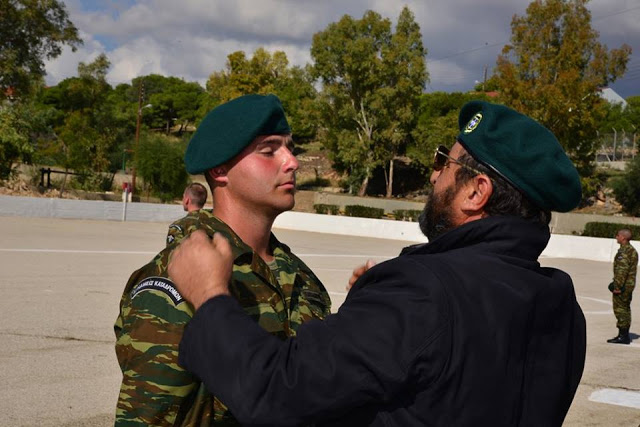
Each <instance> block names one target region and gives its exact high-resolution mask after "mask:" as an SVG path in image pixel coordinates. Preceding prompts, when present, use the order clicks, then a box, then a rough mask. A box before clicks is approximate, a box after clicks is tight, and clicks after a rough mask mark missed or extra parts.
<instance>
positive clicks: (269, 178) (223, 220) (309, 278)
mask: <svg viewBox="0 0 640 427" xmlns="http://www.w3.org/2000/svg"><path fill="white" fill-rule="evenodd" d="M291 150H292V139H291V130H290V128H289V124H288V123H287V120H286V118H285V115H284V111H283V109H282V105H281V104H280V101H279V99H278V98H277V97H276V96H274V95H268V96H260V95H247V96H242V97H240V98H236V99H234V100H232V101H230V102H228V103H226V104H223V105H220V106H218V107H217V108H215V109H214V110H212V111H211V112H210V113H209V114H208V115H207V116H206V117H205V118H204V120H203V121H202V123H201V124H200V126H199V127H198V129H197V131H196V133H195V134H194V136H193V138H192V139H191V141H190V143H189V147H188V148H187V152H186V154H185V164H186V167H187V171H188V172H189V173H191V174H200V173H204V175H205V178H206V180H207V183H208V184H209V186H210V188H211V192H212V195H213V205H214V209H213V211H208V210H204V209H201V210H199V211H197V221H195V222H194V223H192V224H191V225H189V226H188V227H187V229H185V230H184V235H185V236H186V235H189V234H190V233H192V232H193V231H195V230H202V231H203V232H204V233H206V234H207V235H208V236H209V237H212V236H214V234H215V236H216V240H218V236H220V235H221V236H224V237H225V238H226V239H227V240H228V241H229V242H230V244H231V247H232V249H231V250H232V252H233V272H232V278H231V283H230V293H231V295H233V296H234V297H235V298H236V299H237V301H238V302H239V304H240V306H241V307H243V309H244V311H245V313H246V314H247V315H248V316H250V317H251V318H252V319H253V321H255V322H256V323H257V324H258V325H260V326H261V327H262V328H263V329H264V330H266V331H267V332H269V333H270V334H272V335H274V336H277V337H278V338H281V339H285V338H287V337H291V336H294V335H295V334H296V331H297V329H298V327H299V326H300V324H302V323H303V322H306V321H308V320H310V319H314V318H317V319H322V318H324V317H325V316H327V315H328V314H329V313H330V306H331V301H330V299H329V295H328V294H327V292H326V290H325V288H324V286H323V285H322V283H321V282H320V280H319V279H318V278H317V277H316V276H315V275H314V274H313V272H312V271H311V270H310V269H309V268H308V267H307V266H306V265H305V264H304V263H303V262H302V261H301V260H300V259H298V258H297V257H296V256H295V255H293V254H292V253H291V251H290V249H289V248H288V247H287V246H286V245H284V244H282V243H280V242H279V241H278V240H277V239H276V237H275V236H274V235H273V234H272V233H271V226H272V224H273V221H274V220H275V218H276V217H277V216H278V215H279V214H280V213H282V212H284V211H287V210H290V209H291V208H293V205H294V202H295V201H294V192H295V172H296V170H297V169H298V163H297V160H296V158H295V157H294V156H293V154H292V151H291ZM176 247H177V240H176V242H174V244H171V245H169V246H167V247H166V248H165V249H164V250H163V251H161V252H160V253H159V254H158V255H157V256H156V257H155V258H154V259H153V260H152V261H151V262H149V263H148V264H147V265H145V266H144V267H142V268H141V269H139V270H137V271H136V272H134V273H133V274H132V275H131V277H130V279H129V281H128V283H127V285H126V287H125V290H124V293H123V295H122V299H121V302H120V313H119V315H118V318H117V320H116V323H115V326H114V328H115V333H116V338H117V341H116V355H117V357H118V362H119V364H120V367H121V369H122V374H123V378H122V385H121V388H120V395H119V398H118V404H117V409H116V422H115V424H116V425H172V426H176V425H182V426H207V425H219V424H224V425H237V422H236V421H235V420H234V418H233V415H232V414H231V413H230V412H229V411H228V410H227V408H226V407H225V405H224V404H223V403H222V402H220V401H219V400H218V399H217V398H215V397H214V396H212V395H211V394H210V393H209V392H208V391H207V390H206V388H205V386H204V384H202V383H201V382H200V380H199V379H198V378H197V377H195V376H194V375H192V374H190V373H189V372H186V371H185V370H184V369H182V367H180V366H179V364H178V344H179V342H180V338H181V337H182V333H183V330H184V327H185V325H186V324H187V322H189V320H190V319H191V317H192V316H193V314H194V308H193V306H192V305H191V304H190V303H188V302H187V301H185V300H184V299H183V298H182V296H181V295H180V294H179V293H178V292H177V291H176V289H175V287H174V285H173V283H172V282H171V280H170V279H169V278H168V274H167V264H168V260H169V257H170V255H171V253H172V252H173V250H174V249H175V248H176ZM212 273H213V272H212ZM247 350H249V349H247Z"/></svg>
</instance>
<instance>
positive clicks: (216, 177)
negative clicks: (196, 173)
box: [207, 165, 228, 184]
mask: <svg viewBox="0 0 640 427" xmlns="http://www.w3.org/2000/svg"><path fill="white" fill-rule="evenodd" d="M207 173H208V174H209V176H210V177H211V178H212V179H213V181H214V182H215V183H217V184H226V183H227V181H228V177H227V168H226V167H225V166H224V165H220V166H216V167H215V168H211V169H209V170H208V171H207Z"/></svg>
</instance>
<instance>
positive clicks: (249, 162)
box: [185, 95, 298, 218]
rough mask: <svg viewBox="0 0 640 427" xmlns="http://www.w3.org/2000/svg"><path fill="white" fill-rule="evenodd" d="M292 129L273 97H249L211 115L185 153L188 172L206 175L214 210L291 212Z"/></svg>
mask: <svg viewBox="0 0 640 427" xmlns="http://www.w3.org/2000/svg"><path fill="white" fill-rule="evenodd" d="M292 144H293V142H292V138H291V129H290V127H289V124H288V122H287V119H286V117H285V113H284V110H283V108H282V104H281V103H280V100H279V99H278V98H277V97H276V96H275V95H266V96H264V95H245V96H241V97H239V98H236V99H234V100H232V101H229V102H227V103H225V104H222V105H220V106H218V107H216V108H215V109H213V110H212V111H211V112H209V113H208V114H207V116H206V117H205V118H204V120H203V121H202V123H201V124H200V126H199V127H198V130H197V131H196V133H195V134H194V136H193V138H192V139H191V141H190V142H189V146H188V148H187V152H186V154H185V164H186V166H187V171H188V172H189V173H191V174H199V173H204V175H205V178H206V180H207V183H208V184H209V186H210V187H211V192H212V194H213V198H214V210H215V211H216V213H219V212H220V210H221V209H228V208H230V207H233V208H234V209H236V208H244V209H245V210H251V211H252V212H262V213H265V214H267V215H269V216H273V217H274V218H275V216H277V215H278V214H279V213H281V212H284V211H286V210H290V209H292V208H293V205H294V203H295V199H294V193H295V172H296V170H297V169H298V162H297V160H296V158H295V157H294V156H293V154H292V150H293V147H292Z"/></svg>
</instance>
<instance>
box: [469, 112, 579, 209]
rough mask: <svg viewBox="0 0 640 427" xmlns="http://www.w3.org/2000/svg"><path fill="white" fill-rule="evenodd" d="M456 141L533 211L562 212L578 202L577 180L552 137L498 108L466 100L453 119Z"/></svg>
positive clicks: (532, 122) (535, 124) (530, 121)
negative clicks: (531, 205)
mask: <svg viewBox="0 0 640 427" xmlns="http://www.w3.org/2000/svg"><path fill="white" fill-rule="evenodd" d="M458 125H459V127H460V134H459V135H458V141H460V143H461V144H462V145H463V146H464V147H465V149H466V150H467V151H468V152H469V154H471V156H472V157H473V158H474V159H476V160H477V161H479V162H480V163H482V164H484V165H485V166H487V167H489V168H490V169H493V170H494V171H495V172H497V173H498V174H499V175H501V176H502V177H504V178H505V179H506V180H507V181H509V182H510V183H511V184H512V185H513V186H515V187H516V188H517V189H519V190H520V191H521V192H522V193H524V194H525V195H526V196H527V197H528V198H529V199H530V200H531V201H532V202H533V203H535V204H536V205H537V206H538V207H540V208H542V209H545V210H550V211H556V212H568V211H570V210H572V209H573V208H575V207H576V206H578V203H580V199H581V198H582V188H581V185H580V177H579V175H578V171H577V170H576V168H575V166H574V165H573V163H572V162H571V160H569V157H567V155H566V153H565V152H564V150H563V149H562V147H561V146H560V143H559V142H558V140H557V139H556V137H555V136H554V135H553V134H552V133H551V132H550V131H549V130H548V129H547V128H545V127H544V126H542V125H541V124H540V123H538V122H536V121H535V120H533V119H531V118H529V117H527V116H525V115H523V114H520V113H518V112H517V111H515V110H512V109H511V108H508V107H505V106H504V105H497V104H491V103H488V102H484V101H471V102H469V103H467V104H466V105H464V106H463V107H462V110H460V116H459V117H458Z"/></svg>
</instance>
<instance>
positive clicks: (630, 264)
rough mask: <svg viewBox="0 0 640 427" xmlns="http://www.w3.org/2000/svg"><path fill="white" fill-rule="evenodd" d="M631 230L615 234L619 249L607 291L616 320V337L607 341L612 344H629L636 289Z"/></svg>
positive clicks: (635, 252) (635, 253)
mask: <svg viewBox="0 0 640 427" xmlns="http://www.w3.org/2000/svg"><path fill="white" fill-rule="evenodd" d="M631 237H632V236H631V230H629V229H626V228H623V229H622V230H619V231H618V232H617V233H616V241H617V242H618V243H619V244H620V249H618V253H617V254H616V257H615V259H614V260H613V282H612V283H611V285H609V290H611V292H612V293H613V297H612V298H613V314H615V315H616V319H617V320H618V322H617V324H616V326H617V327H618V336H617V337H614V338H611V339H609V340H607V342H610V343H613V344H629V343H631V339H630V338H629V328H630V327H631V298H632V296H633V295H632V294H633V290H634V289H635V287H636V272H637V270H638V252H637V251H636V250H635V249H634V247H633V246H631V243H629V242H630V241H631Z"/></svg>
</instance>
